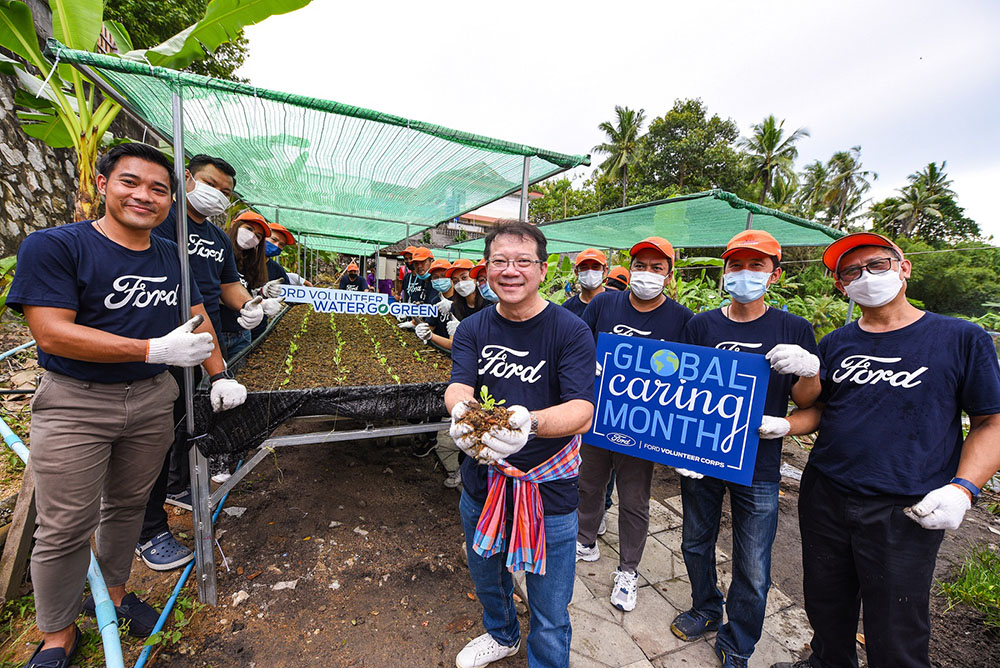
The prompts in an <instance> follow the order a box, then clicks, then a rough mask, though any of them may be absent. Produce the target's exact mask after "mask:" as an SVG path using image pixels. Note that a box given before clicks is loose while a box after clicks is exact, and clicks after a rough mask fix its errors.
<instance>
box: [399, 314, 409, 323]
mask: <svg viewBox="0 0 1000 668" xmlns="http://www.w3.org/2000/svg"><path fill="white" fill-rule="evenodd" d="M396 320H398V321H399V322H400V324H401V325H402V324H405V323H407V322H409V321H410V316H408V315H397V316H396Z"/></svg>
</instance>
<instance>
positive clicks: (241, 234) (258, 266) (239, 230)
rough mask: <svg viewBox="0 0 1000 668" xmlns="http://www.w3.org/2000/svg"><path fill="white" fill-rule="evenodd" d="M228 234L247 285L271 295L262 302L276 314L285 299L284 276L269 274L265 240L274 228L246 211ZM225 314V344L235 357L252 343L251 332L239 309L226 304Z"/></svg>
mask: <svg viewBox="0 0 1000 668" xmlns="http://www.w3.org/2000/svg"><path fill="white" fill-rule="evenodd" d="M226 233H227V235H228V236H229V241H230V242H231V243H232V245H233V259H234V260H235V261H236V271H237V272H238V273H239V276H240V282H241V283H242V284H243V287H245V288H246V289H247V290H248V291H250V292H251V293H253V294H257V293H261V294H263V296H264V297H267V298H268V300H267V301H266V302H262V303H261V305H262V307H263V308H264V315H265V316H274V315H276V314H277V313H278V311H280V310H281V306H282V304H281V300H280V299H276V297H279V296H280V294H281V292H280V290H281V289H280V287H278V286H279V285H280V284H281V280H282V279H281V278H280V277H279V278H275V279H269V277H268V270H267V249H266V247H265V245H264V240H265V239H267V238H269V237H270V236H271V227H270V226H269V225H268V224H267V221H266V220H264V217H263V216H261V215H260V214H259V213H257V212H256V211H244V212H242V213H240V215H238V216H236V218H235V219H234V220H233V222H232V223H230V224H229V229H228V230H227V232H226ZM221 316H222V317H221V322H222V345H223V346H224V348H225V350H226V358H227V359H232V358H233V357H235V356H236V355H238V354H239V353H240V352H242V351H243V350H244V349H246V348H248V347H249V346H250V341H251V332H250V330H248V329H244V328H243V327H241V326H240V323H239V317H240V312H239V311H237V310H234V309H231V308H229V307H228V306H223V307H222V308H221ZM260 324H263V322H262V323H260ZM257 326H258V327H259V326H260V325H259V324H258V325H257Z"/></svg>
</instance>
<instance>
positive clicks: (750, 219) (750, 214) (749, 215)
mask: <svg viewBox="0 0 1000 668" xmlns="http://www.w3.org/2000/svg"><path fill="white" fill-rule="evenodd" d="M747 229H748V230H752V229H753V211H747Z"/></svg>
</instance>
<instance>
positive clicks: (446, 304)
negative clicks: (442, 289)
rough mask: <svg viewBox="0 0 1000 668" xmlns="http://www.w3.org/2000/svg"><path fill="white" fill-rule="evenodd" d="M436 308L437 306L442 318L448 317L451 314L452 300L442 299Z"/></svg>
mask: <svg viewBox="0 0 1000 668" xmlns="http://www.w3.org/2000/svg"><path fill="white" fill-rule="evenodd" d="M435 306H437V310H438V313H439V314H441V316H442V317H443V316H446V315H448V314H449V313H451V300H450V299H445V298H444V297H442V298H441V301H439V302H438V303H437V304H435Z"/></svg>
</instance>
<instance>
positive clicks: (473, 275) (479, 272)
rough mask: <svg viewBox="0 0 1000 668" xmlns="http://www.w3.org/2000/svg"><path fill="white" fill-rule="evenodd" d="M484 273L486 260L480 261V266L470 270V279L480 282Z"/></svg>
mask: <svg viewBox="0 0 1000 668" xmlns="http://www.w3.org/2000/svg"><path fill="white" fill-rule="evenodd" d="M484 271H486V260H480V261H479V264H477V265H476V266H475V267H473V268H472V269H470V270H469V277H470V278H474V279H476V280H479V277H480V275H482V273H483V272H484Z"/></svg>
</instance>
